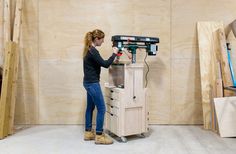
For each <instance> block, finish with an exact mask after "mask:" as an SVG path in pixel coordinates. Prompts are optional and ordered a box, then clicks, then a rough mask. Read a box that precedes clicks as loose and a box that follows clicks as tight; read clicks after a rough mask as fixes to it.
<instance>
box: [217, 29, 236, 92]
mask: <svg viewBox="0 0 236 154" xmlns="http://www.w3.org/2000/svg"><path fill="white" fill-rule="evenodd" d="M217 33H218V36H219V41H220V48H221V50H220V62H221V68H222V79H223V86H224V87H225V88H226V87H230V86H232V85H233V82H232V78H231V74H230V68H229V62H228V58H227V46H226V37H225V32H224V29H223V28H220V29H219V30H218V31H217ZM234 95H235V93H234V92H232V91H229V90H227V89H224V96H234Z"/></svg>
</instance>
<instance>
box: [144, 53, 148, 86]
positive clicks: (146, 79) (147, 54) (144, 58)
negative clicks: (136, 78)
mask: <svg viewBox="0 0 236 154" xmlns="http://www.w3.org/2000/svg"><path fill="white" fill-rule="evenodd" d="M147 55H148V53H147V52H146V56H145V58H144V63H145V64H146V66H147V72H146V74H145V81H146V83H145V88H147V84H148V79H147V76H148V72H149V65H148V63H147V61H146V58H147Z"/></svg>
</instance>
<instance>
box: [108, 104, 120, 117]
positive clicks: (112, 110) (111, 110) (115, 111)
mask: <svg viewBox="0 0 236 154" xmlns="http://www.w3.org/2000/svg"><path fill="white" fill-rule="evenodd" d="M107 112H109V113H111V114H114V115H116V116H119V108H117V107H116V106H112V105H109V104H107Z"/></svg>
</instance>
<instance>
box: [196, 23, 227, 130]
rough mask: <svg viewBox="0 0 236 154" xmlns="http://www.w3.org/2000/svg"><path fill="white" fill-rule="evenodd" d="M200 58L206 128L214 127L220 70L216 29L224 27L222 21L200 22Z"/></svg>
mask: <svg viewBox="0 0 236 154" xmlns="http://www.w3.org/2000/svg"><path fill="white" fill-rule="evenodd" d="M197 28H198V42H199V60H200V74H201V88H202V90H201V92H202V107H203V122H204V128H205V129H211V128H214V126H215V124H214V112H212V111H213V109H214V106H213V105H214V104H213V98H214V97H215V96H216V94H217V77H218V72H219V70H218V69H219V67H218V65H217V63H218V55H217V52H219V51H218V50H219V47H218V44H219V40H218V38H217V35H216V31H217V29H219V28H223V23H222V22H198V25H197Z"/></svg>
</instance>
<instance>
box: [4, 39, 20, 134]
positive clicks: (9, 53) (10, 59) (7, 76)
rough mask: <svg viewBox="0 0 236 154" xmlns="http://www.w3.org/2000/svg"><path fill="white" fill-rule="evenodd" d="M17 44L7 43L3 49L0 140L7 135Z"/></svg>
mask: <svg viewBox="0 0 236 154" xmlns="http://www.w3.org/2000/svg"><path fill="white" fill-rule="evenodd" d="M17 49H18V47H17V44H16V43H14V42H8V43H7V44H6V48H5V58H4V59H5V62H4V71H3V82H2V92H1V100H0V139H2V138H4V137H6V136H7V135H8V134H9V124H10V112H11V108H12V105H11V101H12V95H11V94H12V88H13V85H14V83H13V82H14V81H13V79H14V78H15V73H14V67H15V62H16V58H17V54H16V53H17V52H18V51H17Z"/></svg>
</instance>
